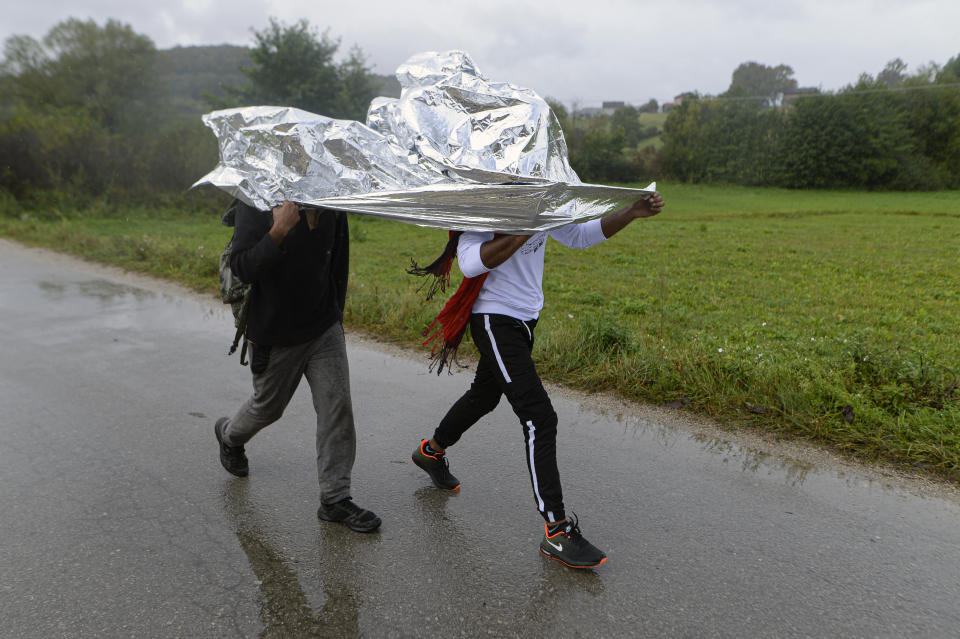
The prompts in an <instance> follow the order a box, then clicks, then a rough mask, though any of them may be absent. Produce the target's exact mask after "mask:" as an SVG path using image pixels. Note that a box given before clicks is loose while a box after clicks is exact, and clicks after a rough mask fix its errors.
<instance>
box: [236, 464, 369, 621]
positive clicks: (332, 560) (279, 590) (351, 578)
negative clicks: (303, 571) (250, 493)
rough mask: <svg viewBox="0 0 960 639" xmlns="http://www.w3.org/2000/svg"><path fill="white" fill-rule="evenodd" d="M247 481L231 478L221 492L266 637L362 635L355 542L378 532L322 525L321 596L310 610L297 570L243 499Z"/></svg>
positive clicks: (364, 541)
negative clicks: (256, 589)
mask: <svg viewBox="0 0 960 639" xmlns="http://www.w3.org/2000/svg"><path fill="white" fill-rule="evenodd" d="M246 488H247V482H246V481H244V480H236V481H232V482H231V483H230V484H228V486H227V490H226V491H224V509H225V510H226V511H227V513H228V516H229V517H230V518H231V519H232V521H233V523H234V525H235V528H236V535H237V539H238V540H239V542H240V546H241V547H242V548H243V552H244V554H246V556H247V560H248V561H249V562H250V567H251V569H252V570H253V572H254V574H255V575H256V577H257V580H258V584H259V586H260V593H261V596H262V601H261V604H260V611H259V612H260V620H261V621H262V622H263V626H264V627H263V631H262V632H261V633H260V636H261V637H264V638H277V639H279V638H284V637H329V638H330V639H341V638H343V639H354V638H355V637H358V636H360V630H359V623H358V620H359V615H360V604H359V600H360V593H359V584H358V582H357V579H356V572H355V571H356V562H355V561H354V557H355V553H356V550H357V549H358V547H359V548H360V549H361V550H362V547H363V546H364V545H367V544H371V543H376V537H377V536H378V533H373V535H364V536H360V535H356V534H353V533H351V532H349V531H346V530H345V529H343V528H341V527H334V526H323V527H321V539H320V549H319V567H320V574H321V579H322V581H323V593H324V595H325V601H324V603H323V607H322V608H321V609H320V610H319V611H317V612H314V610H313V608H312V607H311V605H310V602H309V601H308V600H307V597H306V595H305V594H304V591H303V588H302V587H301V586H300V582H299V578H298V576H297V573H296V571H295V570H294V569H293V568H292V567H290V566H289V565H288V560H287V559H286V558H285V557H284V556H283V555H282V554H281V553H280V552H278V551H277V550H276V549H275V548H273V547H272V546H271V545H270V543H269V542H268V541H266V539H267V538H268V535H267V534H266V533H265V525H267V524H266V522H263V521H262V516H261V515H260V514H259V513H258V512H257V511H256V507H255V506H254V505H253V504H252V503H251V502H250V501H249V500H248V499H247V490H246Z"/></svg>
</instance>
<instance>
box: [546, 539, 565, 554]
mask: <svg viewBox="0 0 960 639" xmlns="http://www.w3.org/2000/svg"><path fill="white" fill-rule="evenodd" d="M547 543H548V544H550V545H551V546H553V547H554V548H556V549H557V551H558V552H563V544H555V543H553V542H552V541H550V540H549V539H548V540H547Z"/></svg>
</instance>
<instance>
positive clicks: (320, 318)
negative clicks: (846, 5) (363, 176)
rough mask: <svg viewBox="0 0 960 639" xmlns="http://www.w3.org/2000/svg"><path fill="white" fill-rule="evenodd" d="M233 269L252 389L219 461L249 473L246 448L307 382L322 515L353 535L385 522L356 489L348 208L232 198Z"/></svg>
mask: <svg viewBox="0 0 960 639" xmlns="http://www.w3.org/2000/svg"><path fill="white" fill-rule="evenodd" d="M234 206H235V207H236V217H235V230H234V239H233V248H232V251H231V254H230V268H231V270H232V271H233V273H234V274H235V275H236V276H237V277H239V278H240V279H241V280H242V281H244V282H247V283H249V284H251V285H252V287H251V290H250V294H249V295H250V298H249V306H248V309H247V328H246V336H247V339H248V341H249V344H250V371H251V373H252V374H253V395H252V396H251V397H250V398H249V399H248V400H247V401H246V402H245V403H244V404H243V405H241V406H240V408H239V409H238V410H237V412H236V413H235V414H234V415H233V416H232V417H221V418H220V419H218V420H217V421H216V424H215V425H214V432H215V435H216V438H217V442H218V443H219V444H220V462H221V463H222V464H223V467H224V468H225V469H226V470H227V471H228V472H230V473H233V474H234V475H237V476H239V477H244V476H246V475H247V474H248V472H249V463H248V460H247V456H246V452H245V448H244V446H245V445H246V444H247V442H249V441H250V439H251V438H253V436H254V435H256V434H257V433H258V432H259V431H260V430H261V429H263V428H265V427H266V426H269V425H270V424H272V423H274V422H275V421H277V420H278V419H280V417H281V416H282V415H283V411H284V409H285V408H286V407H287V404H288V403H289V402H290V399H291V398H292V397H293V394H294V391H296V389H297V386H298V385H299V383H300V380H301V378H304V377H305V378H306V380H307V383H308V384H309V385H310V392H311V394H312V396H313V406H314V409H315V410H316V413H317V441H316V444H317V475H318V477H319V480H320V508H319V510H318V511H317V516H318V517H319V518H320V519H322V520H325V521H334V522H341V523H343V524H345V525H346V526H348V527H349V528H350V529H351V530H355V531H357V532H371V531H374V530H376V529H377V528H379V526H380V518H379V517H377V516H376V515H375V514H374V513H372V512H371V511H369V510H366V509H364V508H360V507H359V506H357V505H356V504H355V503H354V502H353V500H352V498H351V493H350V476H351V471H352V469H353V462H354V458H355V456H356V432H355V429H354V421H353V406H352V402H351V399H350V380H349V371H348V367H347V353H346V344H345V342H344V334H343V326H342V324H341V321H342V319H343V307H344V302H345V300H346V291H347V265H348V260H349V234H348V229H347V217H346V214H345V213H343V212H342V211H333V210H327V209H306V210H302V209H300V208H299V207H298V206H297V205H296V204H294V203H292V202H283V204H281V205H280V206H278V207H275V208H274V209H273V210H272V211H258V210H257V209H255V208H253V207H250V206H247V205H246V204H243V203H242V202H239V201H238V202H235V203H234Z"/></svg>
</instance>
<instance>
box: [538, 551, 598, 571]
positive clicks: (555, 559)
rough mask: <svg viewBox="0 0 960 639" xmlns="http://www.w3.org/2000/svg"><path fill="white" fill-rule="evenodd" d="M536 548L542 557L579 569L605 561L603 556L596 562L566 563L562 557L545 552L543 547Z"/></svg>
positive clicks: (593, 566) (592, 566)
mask: <svg viewBox="0 0 960 639" xmlns="http://www.w3.org/2000/svg"><path fill="white" fill-rule="evenodd" d="M538 550H539V551H540V554H541V555H543V556H544V557H549V558H550V559H553V560H554V561H559V562H560V563H561V564H563V565H564V566H566V567H567V568H580V569H583V568H596V567H597V566H602V565H603V564H605V563H607V558H606V557H604V558H603V559H601V560H600V561H598V562H597V563H595V564H585V565H575V564H568V563H567V562H565V561H564V560H563V559H560V558H559V557H557V556H555V555H551V554H550V553H548V552H546V551H545V550H544V549H543V548H538Z"/></svg>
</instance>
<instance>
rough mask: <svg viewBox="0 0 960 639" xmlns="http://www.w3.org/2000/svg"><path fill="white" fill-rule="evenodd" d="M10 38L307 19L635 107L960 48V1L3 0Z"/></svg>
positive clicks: (352, 36) (240, 28)
mask: <svg viewBox="0 0 960 639" xmlns="http://www.w3.org/2000/svg"><path fill="white" fill-rule="evenodd" d="M0 10H2V13H0V15H2V16H3V17H2V19H0V38H3V39H6V38H7V37H8V36H10V35H14V34H26V35H31V36H34V37H36V38H40V37H42V36H43V35H44V34H45V33H46V32H47V31H48V30H49V29H50V27H52V26H53V25H54V24H56V23H57V22H59V21H60V20H63V19H66V18H68V17H77V18H81V19H88V18H92V19H94V20H96V21H97V22H98V23H101V24H102V23H103V22H104V21H105V20H106V19H107V18H116V19H118V20H121V21H123V22H126V23H128V24H130V25H131V26H132V27H133V28H134V30H136V31H137V32H139V33H144V34H146V35H148V36H150V37H151V38H152V39H153V41H154V42H155V43H156V45H157V47H159V48H168V47H172V46H175V45H194V44H221V43H230V44H242V45H249V44H250V43H251V40H252V37H251V31H250V29H251V27H253V28H257V29H262V28H263V27H264V26H266V24H267V20H268V18H269V17H270V16H275V17H277V18H279V19H280V20H282V21H284V22H286V23H292V22H294V21H296V20H298V19H299V18H307V19H308V20H309V21H310V23H311V24H313V25H315V26H317V27H318V28H319V29H320V30H323V29H329V31H330V34H331V35H332V36H335V37H339V38H340V39H341V43H342V51H344V52H345V51H346V50H347V49H348V48H349V47H350V46H351V45H354V44H356V45H359V46H360V48H361V49H363V51H364V52H365V53H366V54H367V59H368V63H370V64H371V65H372V66H373V67H374V70H375V71H376V72H377V73H392V72H393V71H394V70H395V69H396V67H397V66H398V65H399V64H400V63H401V62H403V61H404V60H406V59H407V58H408V57H409V56H410V55H411V54H413V53H416V52H420V51H437V50H448V49H463V50H465V51H467V52H469V53H470V55H471V56H472V57H473V59H474V62H476V64H477V66H478V67H479V68H480V70H481V71H482V72H483V73H484V74H485V75H486V76H487V77H489V78H491V79H494V80H503V81H509V82H513V83H514V84H518V85H521V86H525V87H530V88H532V89H534V90H536V91H537V92H538V93H540V94H541V95H543V96H552V97H555V98H558V99H560V100H561V101H562V102H564V103H565V104H567V105H568V106H569V105H570V104H571V103H574V102H576V103H578V104H579V105H580V106H596V105H599V103H600V102H601V101H603V100H624V101H626V102H628V103H631V104H635V105H639V104H642V103H644V102H646V101H647V100H648V99H650V98H656V99H657V101H659V102H665V101H669V100H671V99H673V96H675V95H676V94H678V93H681V92H683V91H700V92H701V93H707V94H716V93H720V92H722V91H725V90H726V89H727V87H728V86H729V84H730V75H731V73H732V72H733V70H734V69H735V68H736V67H737V65H738V64H740V63H741V62H745V61H748V60H753V61H756V62H760V63H763V64H767V65H771V66H774V65H777V64H781V63H783V64H788V65H790V66H791V67H793V70H794V77H795V78H796V79H797V81H798V82H799V83H800V86H819V87H821V88H822V89H825V90H832V89H837V88H840V87H841V86H843V85H845V84H847V83H851V82H854V81H855V80H856V79H857V76H859V74H860V73H862V72H864V71H867V72H869V73H871V74H876V73H877V72H878V71H880V69H882V68H883V66H884V65H885V64H886V62H887V61H889V60H891V59H893V58H896V57H900V58H902V59H903V60H904V61H905V62H906V63H907V64H908V65H909V67H908V71H913V70H915V69H916V68H917V67H918V66H920V65H923V64H926V63H929V62H930V61H934V62H937V63H938V64H943V63H945V62H947V60H949V59H950V58H951V57H953V56H956V55H958V54H960V0H909V1H908V0H790V1H780V0H712V1H708V0H660V1H658V2H646V1H640V0H633V1H631V0H538V1H537V2H528V1H526V0H485V1H484V0H477V1H469V2H468V1H464V0H445V1H442V0H429V1H428V0H399V1H398V0H391V1H385V0H353V1H346V2H343V1H341V2H328V1H326V0H311V1H306V0H276V1H274V2H257V1H254V0H230V1H226V0H152V1H151V2H143V3H141V2H132V1H130V0H69V1H68V0H29V1H24V0H0Z"/></svg>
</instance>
